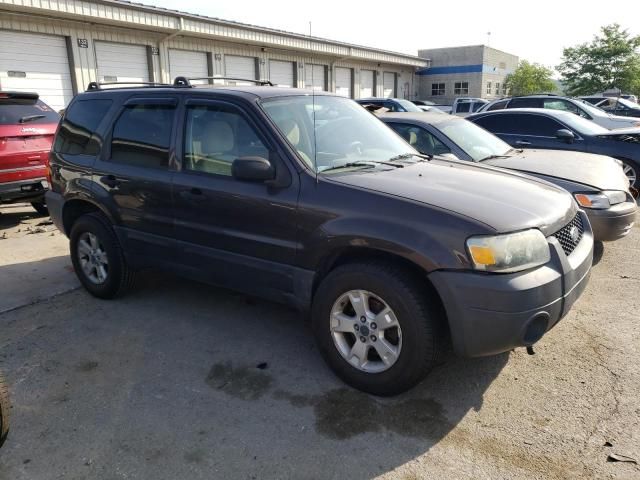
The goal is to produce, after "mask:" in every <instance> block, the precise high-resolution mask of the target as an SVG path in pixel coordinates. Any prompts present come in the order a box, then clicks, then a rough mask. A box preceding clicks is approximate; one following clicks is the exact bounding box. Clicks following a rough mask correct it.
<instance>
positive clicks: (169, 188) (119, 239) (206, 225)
mask: <svg viewBox="0 0 640 480" xmlns="http://www.w3.org/2000/svg"><path fill="white" fill-rule="evenodd" d="M176 83H177V84H178V85H181V86H176V87H173V88H172V87H162V88H152V87H148V88H121V89H106V90H101V89H99V86H97V85H93V86H92V90H90V91H89V92H87V93H82V94H79V95H77V96H76V97H75V98H74V100H73V101H72V102H71V104H70V105H69V107H68V109H67V111H66V113H65V116H64V118H63V121H62V123H61V126H60V128H59V130H58V132H57V135H56V139H55V142H54V147H53V151H52V153H51V166H50V171H51V191H50V192H48V193H47V202H48V205H49V209H50V211H51V218H52V219H53V221H54V223H55V224H56V226H57V227H58V228H59V229H60V230H61V231H62V232H64V233H65V234H66V235H68V236H69V238H70V251H71V260H72V262H73V265H74V268H75V271H76V273H77V275H78V278H79V279H80V282H81V283H82V285H83V286H84V287H85V288H86V289H87V291H89V292H90V293H91V294H93V295H95V296H97V297H100V298H113V297H115V296H117V295H118V294H120V293H122V292H124V291H125V290H126V287H127V286H128V285H129V284H130V282H131V281H132V279H133V275H134V272H135V270H137V269H140V268H144V267H149V266H154V267H160V268H165V269H168V270H171V271H174V272H177V273H179V274H182V275H185V276H188V277H191V278H194V279H199V280H202V281H205V282H209V283H212V284H216V285H221V286H223V287H226V288H230V289H234V290H238V291H241V292H245V293H247V294H251V295H257V296H262V297H265V298H267V299H271V300H275V301H280V302H284V303H287V304H290V305H293V306H295V307H297V308H300V309H301V310H303V311H310V312H311V319H312V328H313V332H314V335H315V339H316V341H317V344H318V347H319V351H320V352H321V354H322V355H323V357H324V358H325V360H326V361H327V363H328V364H329V365H330V366H331V368H332V369H333V370H334V371H335V372H336V374H337V375H338V376H340V377H341V378H342V379H343V380H344V381H345V382H347V383H349V384H350V385H353V386H354V387H356V388H359V389H361V390H364V391H366V392H370V393H374V394H378V395H392V394H396V393H399V392H401V391H404V390H406V389H408V388H410V387H411V386H413V385H415V384H416V383H417V382H418V381H420V379H421V378H423V377H424V376H425V375H426V374H427V372H428V371H429V370H430V369H431V368H432V367H433V365H434V364H435V363H436V361H437V359H438V355H439V354H440V353H441V352H442V350H443V348H444V346H445V345H446V344H447V342H445V341H444V340H443V339H444V338H445V337H447V336H450V338H451V342H452V345H453V347H454V349H455V351H457V352H458V353H459V354H461V355H465V356H471V357H474V356H481V355H491V354H496V353H498V352H504V351H508V350H511V349H513V348H515V347H519V346H525V345H531V344H533V343H535V342H536V341H538V340H539V339H540V338H541V337H542V336H543V335H544V334H545V332H547V331H548V330H549V329H551V328H552V327H553V326H554V325H555V324H556V323H557V322H558V321H559V320H560V319H561V318H562V317H563V316H564V315H565V314H566V313H567V312H568V311H569V309H570V308H571V305H572V304H573V303H574V302H575V301H576V300H577V298H578V297H579V296H580V295H581V293H582V291H583V290H584V288H585V286H586V284H587V282H588V278H589V273H590V268H591V262H592V256H593V235H592V231H591V227H590V224H589V221H588V219H587V217H586V215H585V213H584V212H583V211H581V210H579V209H578V207H577V204H576V203H575V202H574V201H573V198H572V197H571V195H569V194H568V193H567V192H566V191H565V190H562V189H560V188H558V187H556V186H554V185H551V184H549V183H547V182H544V181H541V180H537V179H533V178H528V177H525V176H522V175H520V174H518V173H515V172H513V173H512V172H509V171H506V170H500V169H494V168H491V167H484V166H482V165H478V164H473V163H471V162H465V161H459V160H451V159H445V158H431V157H425V156H423V155H420V154H419V153H418V152H417V151H416V150H414V149H413V148H412V147H411V146H409V145H407V144H406V143H405V142H404V141H403V140H402V139H401V138H400V137H399V136H398V135H396V134H395V133H394V132H393V131H392V130H391V129H389V128H387V127H386V126H385V125H384V124H383V123H382V122H380V121H379V120H378V119H377V118H376V117H375V116H374V115H371V114H370V113H368V112H367V111H366V110H365V109H363V108H361V107H360V106H358V105H357V104H356V103H355V102H353V101H352V100H349V99H346V98H342V97H337V96H334V95H330V94H328V93H320V92H318V93H316V94H315V95H308V92H307V91H304V90H298V89H289V88H271V87H261V86H257V87H249V86H234V87H215V86H211V87H201V88H190V86H189V82H188V81H187V80H185V79H177V82H176Z"/></svg>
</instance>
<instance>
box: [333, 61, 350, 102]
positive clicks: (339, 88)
mask: <svg viewBox="0 0 640 480" xmlns="http://www.w3.org/2000/svg"><path fill="white" fill-rule="evenodd" d="M335 72H336V94H337V95H341V96H343V97H349V98H351V84H352V82H351V75H352V74H351V69H350V68H344V67H336V68H335Z"/></svg>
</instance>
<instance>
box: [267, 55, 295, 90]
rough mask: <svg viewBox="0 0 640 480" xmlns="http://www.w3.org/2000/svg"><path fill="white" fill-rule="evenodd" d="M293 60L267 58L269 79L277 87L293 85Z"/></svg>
mask: <svg viewBox="0 0 640 480" xmlns="http://www.w3.org/2000/svg"><path fill="white" fill-rule="evenodd" d="M293 66H294V65H293V62H283V61H281V60H269V80H271V82H272V83H274V84H275V85H277V86H279V87H293V86H295V85H294V80H295V75H294V74H293Z"/></svg>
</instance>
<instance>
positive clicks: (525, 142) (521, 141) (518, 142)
mask: <svg viewBox="0 0 640 480" xmlns="http://www.w3.org/2000/svg"><path fill="white" fill-rule="evenodd" d="M516 145H518V146H520V147H526V146H527V145H531V142H527V141H525V140H518V141H517V142H516Z"/></svg>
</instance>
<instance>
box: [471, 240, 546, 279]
mask: <svg viewBox="0 0 640 480" xmlns="http://www.w3.org/2000/svg"><path fill="white" fill-rule="evenodd" d="M467 249H468V250H469V256H470V257H471V262H472V263H473V266H474V268H475V269H476V270H483V271H487V272H501V273H508V272H519V271H521V270H527V269H528V268H533V267H537V266H538V265H543V264H545V263H547V262H548V261H549V259H550V258H551V254H550V252H549V244H548V243H547V239H546V238H545V237H544V235H543V234H542V232H541V231H540V230H537V229H531V230H524V231H522V232H516V233H508V234H504V235H492V236H478V237H470V238H469V239H468V240H467Z"/></svg>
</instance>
